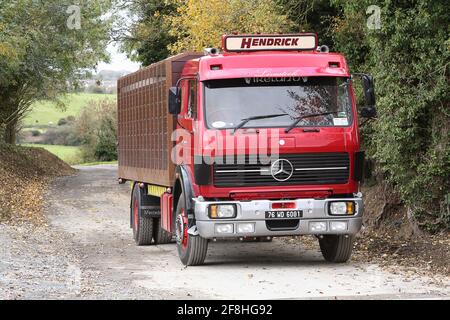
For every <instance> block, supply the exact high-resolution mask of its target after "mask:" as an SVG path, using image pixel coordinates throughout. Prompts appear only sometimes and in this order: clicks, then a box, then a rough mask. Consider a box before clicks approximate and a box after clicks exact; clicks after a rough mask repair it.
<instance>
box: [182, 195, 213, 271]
mask: <svg viewBox="0 0 450 320" xmlns="http://www.w3.org/2000/svg"><path fill="white" fill-rule="evenodd" d="M174 220H175V232H176V240H177V248H178V255H179V257H180V260H181V262H182V263H183V264H184V265H186V266H197V265H201V264H203V262H204V261H205V258H206V253H207V251H208V240H207V239H204V238H202V237H200V236H199V235H196V236H194V235H191V234H189V232H188V229H189V223H188V217H187V213H186V210H185V199H184V195H183V193H181V195H180V199H179V200H178V205H177V211H176V215H175V219H174Z"/></svg>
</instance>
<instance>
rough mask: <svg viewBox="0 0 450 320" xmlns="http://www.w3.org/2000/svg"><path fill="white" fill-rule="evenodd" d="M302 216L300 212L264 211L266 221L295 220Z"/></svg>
mask: <svg viewBox="0 0 450 320" xmlns="http://www.w3.org/2000/svg"><path fill="white" fill-rule="evenodd" d="M302 216H303V211H302V210H286V211H266V219H296V218H301V217H302Z"/></svg>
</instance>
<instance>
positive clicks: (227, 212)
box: [209, 204, 236, 219]
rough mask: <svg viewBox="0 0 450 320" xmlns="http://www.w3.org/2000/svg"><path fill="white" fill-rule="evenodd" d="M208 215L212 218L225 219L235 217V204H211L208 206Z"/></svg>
mask: <svg viewBox="0 0 450 320" xmlns="http://www.w3.org/2000/svg"><path fill="white" fill-rule="evenodd" d="M209 217H210V218H212V219H225V218H235V217H236V205H234V204H212V205H210V206H209Z"/></svg>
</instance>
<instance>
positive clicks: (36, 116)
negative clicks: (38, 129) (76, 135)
mask: <svg viewBox="0 0 450 320" xmlns="http://www.w3.org/2000/svg"><path fill="white" fill-rule="evenodd" d="M102 99H111V100H115V99H116V95H114V94H94V93H71V94H68V95H66V96H65V97H63V98H62V99H61V100H62V101H63V102H64V103H65V104H66V110H65V111H62V110H61V109H59V108H58V107H57V106H56V104H55V103H54V102H49V101H41V102H36V103H35V104H34V105H33V106H32V109H31V112H30V113H29V114H28V116H27V117H26V118H25V119H24V125H25V126H27V127H32V126H46V125H49V123H50V122H52V123H53V124H57V123H58V120H59V119H61V118H65V117H67V116H77V115H78V113H79V112H80V110H81V109H82V108H83V107H85V106H86V105H87V104H88V102H89V101H91V100H94V101H99V100H102Z"/></svg>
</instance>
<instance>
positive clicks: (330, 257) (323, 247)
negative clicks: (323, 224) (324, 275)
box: [319, 235, 354, 263]
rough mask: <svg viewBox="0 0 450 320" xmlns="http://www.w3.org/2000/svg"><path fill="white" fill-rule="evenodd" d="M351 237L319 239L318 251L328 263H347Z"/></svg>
mask: <svg viewBox="0 0 450 320" xmlns="http://www.w3.org/2000/svg"><path fill="white" fill-rule="evenodd" d="M353 240H354V238H353V236H347V235H324V236H323V238H319V245H320V251H322V255H323V257H324V258H325V260H327V261H328V262H334V263H342V262H347V261H348V260H349V259H350V256H351V255H352V249H353Z"/></svg>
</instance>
